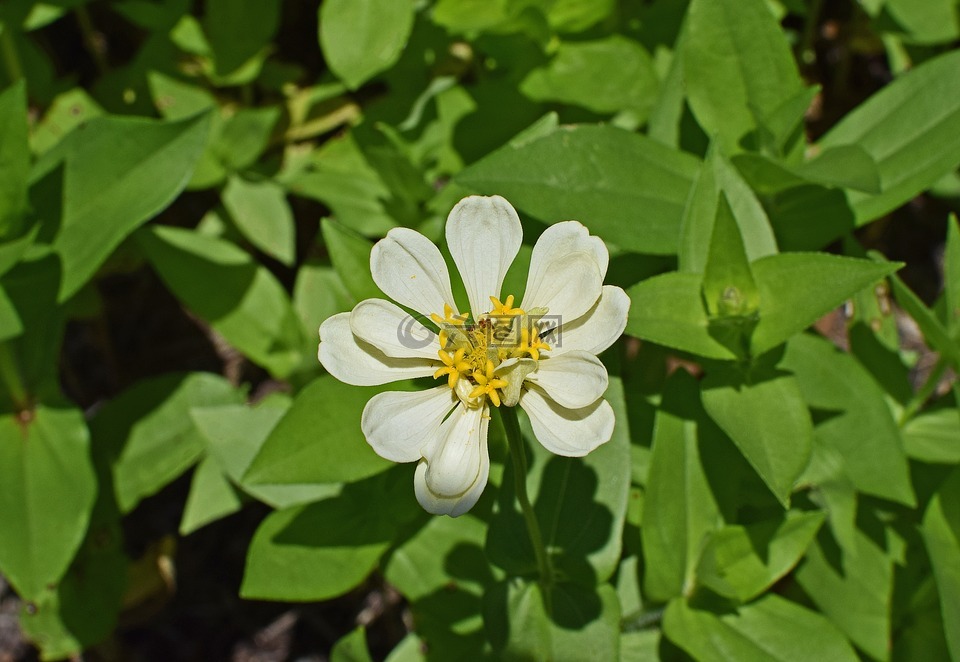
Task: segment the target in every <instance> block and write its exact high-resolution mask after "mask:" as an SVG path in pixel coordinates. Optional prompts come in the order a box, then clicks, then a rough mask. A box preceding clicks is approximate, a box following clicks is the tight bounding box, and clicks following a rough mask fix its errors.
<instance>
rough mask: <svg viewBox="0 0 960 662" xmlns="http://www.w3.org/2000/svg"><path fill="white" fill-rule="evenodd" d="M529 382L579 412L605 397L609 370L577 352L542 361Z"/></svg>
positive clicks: (581, 352) (587, 355)
mask: <svg viewBox="0 0 960 662" xmlns="http://www.w3.org/2000/svg"><path fill="white" fill-rule="evenodd" d="M527 382H528V383H530V382H532V383H534V384H536V385H537V386H539V387H540V388H541V389H542V390H543V392H544V393H546V394H547V396H548V397H549V398H550V399H552V400H553V401H554V402H556V403H557V404H558V405H560V406H562V407H568V408H570V409H579V408H580V407H586V406H587V405H591V404H593V403H594V402H596V401H597V399H598V398H600V397H602V396H603V393H604V391H606V390H607V382H608V378H607V368H606V367H605V366H604V365H603V364H602V363H601V362H600V359H598V358H597V357H596V356H594V355H593V354H590V353H588V352H584V351H582V350H576V351H572V352H566V353H564V354H561V355H559V356H550V357H548V358H544V359H541V360H540V362H539V364H538V366H537V370H536V371H534V372H531V373H530V374H528V375H527Z"/></svg>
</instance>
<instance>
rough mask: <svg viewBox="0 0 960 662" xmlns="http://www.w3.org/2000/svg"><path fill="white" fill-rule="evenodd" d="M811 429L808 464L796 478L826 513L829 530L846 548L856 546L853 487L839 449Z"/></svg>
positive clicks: (855, 501) (851, 548)
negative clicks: (811, 446) (811, 442)
mask: <svg viewBox="0 0 960 662" xmlns="http://www.w3.org/2000/svg"><path fill="white" fill-rule="evenodd" d="M827 444H828V442H827V441H824V440H823V439H821V438H820V437H819V436H817V434H816V431H814V437H813V452H812V453H811V454H810V463H809V464H808V465H807V468H806V470H805V471H804V472H803V475H802V476H801V477H800V484H801V485H810V486H811V487H812V488H813V489H812V491H811V493H810V498H811V500H812V501H813V502H814V503H815V504H817V505H818V506H820V507H821V508H823V509H824V510H825V511H826V513H827V521H828V523H829V524H830V531H831V532H832V533H833V537H834V538H836V540H837V543H838V544H839V545H840V547H842V548H843V549H846V550H855V549H856V531H857V488H856V486H855V485H854V484H853V481H852V480H851V479H850V477H849V475H847V472H846V470H845V467H844V465H845V463H844V459H843V456H842V455H841V454H840V452H839V451H838V450H837V449H835V448H833V447H832V446H829V445H827Z"/></svg>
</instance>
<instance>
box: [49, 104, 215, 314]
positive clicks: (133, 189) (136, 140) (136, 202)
mask: <svg viewBox="0 0 960 662" xmlns="http://www.w3.org/2000/svg"><path fill="white" fill-rule="evenodd" d="M207 130H208V120H207V116H201V117H197V118H194V119H188V120H184V121H180V122H156V121H153V120H146V119H141V118H131V117H98V118H94V119H92V120H90V122H89V123H87V124H86V125H85V127H84V128H83V130H82V131H78V132H75V133H73V134H72V135H71V138H70V140H69V141H68V142H69V144H67V145H66V146H65V147H64V153H63V158H64V164H65V165H64V172H63V215H62V218H61V220H60V228H59V231H58V232H57V235H56V237H55V238H54V240H53V247H54V250H56V251H57V253H58V254H59V256H60V260H61V262H62V265H63V279H62V282H61V286H60V300H61V301H64V300H66V299H67V298H68V297H69V296H70V295H72V294H74V293H75V292H76V291H77V290H79V289H80V287H82V286H83V284H84V283H85V282H87V280H89V279H90V277H91V276H93V275H94V273H95V272H96V270H97V268H98V267H99V266H100V265H101V264H102V263H103V261H104V260H106V258H107V256H108V255H110V253H111V252H112V251H113V249H114V248H116V247H117V246H118V245H119V244H120V242H121V241H123V239H124V238H125V237H126V236H127V235H128V234H130V233H131V232H133V230H134V229H136V228H137V226H139V225H140V224H142V223H143V222H144V221H146V220H147V219H149V218H151V217H152V216H154V215H156V214H157V213H158V212H159V211H160V210H162V209H163V208H165V207H166V206H167V205H169V204H170V203H171V202H172V201H173V199H174V198H175V197H176V196H177V194H179V193H180V191H182V190H183V188H184V186H186V184H187V181H188V180H189V178H190V175H191V173H192V172H193V168H194V166H195V165H196V163H197V159H198V158H199V157H200V152H201V150H202V149H203V145H204V143H205V141H206V137H207ZM48 220H52V219H48Z"/></svg>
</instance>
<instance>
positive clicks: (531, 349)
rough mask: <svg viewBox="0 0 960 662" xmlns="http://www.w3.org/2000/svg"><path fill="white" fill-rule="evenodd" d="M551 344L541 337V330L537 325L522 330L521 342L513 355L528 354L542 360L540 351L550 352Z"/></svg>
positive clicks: (535, 359) (519, 356)
mask: <svg viewBox="0 0 960 662" xmlns="http://www.w3.org/2000/svg"><path fill="white" fill-rule="evenodd" d="M549 351H550V345H548V344H547V343H545V342H543V341H542V340H541V339H540V330H539V329H538V328H537V327H536V326H531V328H529V329H521V330H520V344H519V345H518V346H517V348H516V349H515V350H513V352H512V354H511V356H513V357H515V358H521V357H523V355H524V354H528V355H529V356H530V358H532V359H533V360H534V361H539V360H540V352H549Z"/></svg>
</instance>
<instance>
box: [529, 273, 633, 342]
mask: <svg viewBox="0 0 960 662" xmlns="http://www.w3.org/2000/svg"><path fill="white" fill-rule="evenodd" d="M629 311H630V297H628V296H627V293H626V292H624V291H623V290H622V289H620V288H619V287H617V286H616V285H604V286H603V293H602V294H601V295H600V298H599V299H598V300H597V303H595V304H594V306H593V308H591V309H590V310H588V311H587V312H586V314H584V315H581V316H580V317H578V318H577V319H575V320H573V321H572V322H569V323H566V324H563V325H562V326H561V327H560V341H559V343H556V344H554V343H551V347H553V350H552V351H551V352H550V356H552V357H554V358H555V357H557V356H559V355H561V354H564V353H566V352H571V351H575V350H583V351H585V352H590V353H591V354H599V353H600V352H602V351H603V350H605V349H606V348H607V347H609V346H610V345H612V344H613V343H614V342H615V341H616V339H617V338H619V337H620V335H621V334H622V333H623V330H624V328H626V326H627V313H628V312H629ZM547 342H550V339H549V338H548V339H547Z"/></svg>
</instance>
